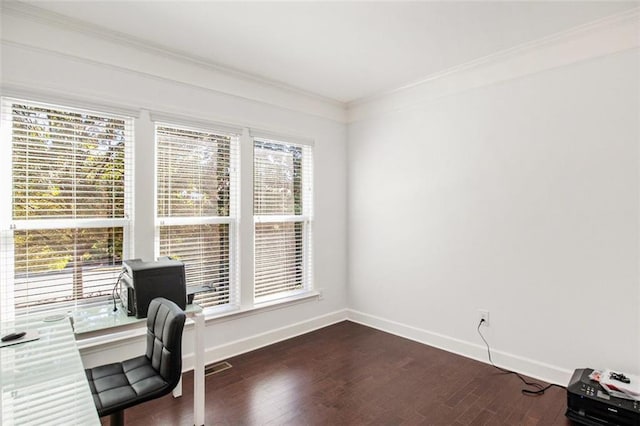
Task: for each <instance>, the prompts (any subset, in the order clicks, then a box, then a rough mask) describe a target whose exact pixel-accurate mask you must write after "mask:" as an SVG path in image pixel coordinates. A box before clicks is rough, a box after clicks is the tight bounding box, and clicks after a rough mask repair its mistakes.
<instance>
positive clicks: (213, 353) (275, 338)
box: [182, 309, 347, 371]
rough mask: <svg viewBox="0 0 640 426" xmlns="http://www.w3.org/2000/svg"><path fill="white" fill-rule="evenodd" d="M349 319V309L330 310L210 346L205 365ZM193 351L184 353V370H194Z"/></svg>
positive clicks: (207, 350) (206, 350) (206, 352)
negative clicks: (293, 322) (316, 315)
mask: <svg viewBox="0 0 640 426" xmlns="http://www.w3.org/2000/svg"><path fill="white" fill-rule="evenodd" d="M346 319H347V310H346V309H341V310H339V311H335V312H330V313H328V314H325V315H321V316H318V317H315V318H310V319H308V320H305V321H300V322H297V323H295V324H290V325H287V326H286V327H281V328H277V329H274V330H269V331H267V332H264V333H260V334H256V335H254V336H250V337H247V338H244V339H239V340H236V341H233V342H229V343H226V344H224V345H219V346H213V347H208V348H206V349H205V354H204V361H205V365H209V364H213V363H216V362H219V361H222V360H225V359H228V358H231V357H234V356H237V355H240V354H243V353H246V352H250V351H254V350H256V349H260V348H262V347H265V346H268V345H272V344H274V343H277V342H281V341H283V340H287V339H290V338H292V337H296V336H299V335H301V334H305V333H309V332H311V331H314V330H318V329H320V328H324V327H327V326H329V325H332V324H336V323H338V322H341V321H345V320H346ZM193 358H194V355H193V353H189V354H183V358H182V365H183V367H182V369H183V371H189V370H193Z"/></svg>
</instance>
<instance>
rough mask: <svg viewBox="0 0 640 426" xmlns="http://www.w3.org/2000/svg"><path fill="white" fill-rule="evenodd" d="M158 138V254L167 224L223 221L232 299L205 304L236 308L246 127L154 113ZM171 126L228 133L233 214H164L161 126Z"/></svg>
mask: <svg viewBox="0 0 640 426" xmlns="http://www.w3.org/2000/svg"><path fill="white" fill-rule="evenodd" d="M151 121H152V125H153V138H154V144H153V146H154V256H155V258H158V257H159V256H161V255H162V254H161V250H160V249H161V242H160V230H161V228H162V227H164V226H189V225H220V224H226V225H227V226H228V238H229V247H228V250H229V283H228V286H229V296H228V303H223V304H219V305H216V306H210V307H205V308H204V311H205V313H210V312H216V311H220V310H227V309H229V308H236V307H237V306H238V305H239V303H240V297H241V294H240V291H239V288H240V286H239V266H240V262H239V210H240V205H239V201H240V200H239V192H240V188H239V187H240V182H239V177H240V171H239V166H240V137H241V133H242V131H241V130H240V129H236V128H233V127H229V126H223V125H218V124H214V123H209V122H194V121H191V120H185V119H181V118H172V117H171V116H159V115H154V116H153V117H152V118H151ZM159 127H167V128H171V129H174V130H185V131H191V132H202V133H209V134H216V135H220V136H228V137H230V138H231V141H230V152H229V155H230V171H229V174H230V180H229V185H230V186H229V214H228V215H227V216H217V215H206V216H160V215H159V199H158V180H159V165H158V157H159V141H158V128H159ZM199 285H200V284H192V285H190V284H189V283H187V288H189V287H197V286H199Z"/></svg>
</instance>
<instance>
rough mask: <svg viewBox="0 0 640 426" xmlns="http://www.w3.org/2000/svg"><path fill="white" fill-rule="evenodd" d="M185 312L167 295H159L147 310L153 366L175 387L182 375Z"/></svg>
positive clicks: (148, 343)
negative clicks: (166, 296) (168, 298)
mask: <svg viewBox="0 0 640 426" xmlns="http://www.w3.org/2000/svg"><path fill="white" fill-rule="evenodd" d="M184 321H185V314H184V311H183V310H182V309H180V307H179V306H178V305H176V304H175V303H173V302H172V301H170V300H167V299H165V298H163V297H158V298H155V299H153V300H152V301H151V303H150V304H149V311H148V312H147V352H146V356H147V358H148V359H149V361H151V365H152V366H153V368H154V369H155V370H156V371H157V372H158V373H160V375H161V376H162V377H163V378H164V380H166V381H167V382H168V383H169V384H170V385H171V386H172V387H174V386H175V385H177V384H178V381H179V380H180V376H181V374H182V330H183V328H184Z"/></svg>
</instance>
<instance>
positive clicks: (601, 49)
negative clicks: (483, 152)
mask: <svg viewBox="0 0 640 426" xmlns="http://www.w3.org/2000/svg"><path fill="white" fill-rule="evenodd" d="M639 46H640V7H637V8H633V9H630V10H627V11H625V12H622V13H619V14H615V15H612V16H609V17H605V18H603V19H599V20H596V21H593V22H590V23H587V24H584V25H580V26H578V27H574V28H572V29H570V30H567V31H563V32H560V33H557V34H554V35H551V36H548V37H544V38H541V39H537V40H534V41H531V42H528V43H524V44H521V45H518V46H515V47H512V48H509V49H506V50H503V51H500V52H496V53H493V54H490V55H487V56H484V57H481V58H478V59H476V60H473V61H470V62H467V63H464V64H460V65H457V66H455V67H452V68H449V69H447V70H444V71H442V72H438V73H435V74H432V75H429V76H427V77H425V78H423V79H421V80H419V81H416V82H414V83H411V84H407V85H405V86H402V87H399V88H396V89H393V90H389V91H386V92H383V93H379V94H377V95H374V96H370V97H367V98H363V99H359V100H356V101H352V102H349V103H348V104H347V121H348V122H354V121H359V120H363V119H367V118H369V117H373V116H377V115H380V114H385V113H389V112H393V111H398V110H402V109H406V108H412V107H415V106H418V105H420V104H422V103H425V102H429V101H431V100H434V99H438V98H441V97H443V96H450V95H453V94H455V93H460V92H463V91H466V90H470V89H473V88H477V87H482V86H487V85H490V84H495V83H497V82H499V81H504V80H508V79H512V78H517V77H522V76H525V75H529V74H534V73H537V72H542V71H544V70H547V69H551V68H555V67H559V66H566V65H569V64H571V63H575V62H579V61H583V60H587V59H591V58H595V57H599V56H605V55H608V54H612V53H616V52H620V51H623V50H628V49H633V48H638V47H639Z"/></svg>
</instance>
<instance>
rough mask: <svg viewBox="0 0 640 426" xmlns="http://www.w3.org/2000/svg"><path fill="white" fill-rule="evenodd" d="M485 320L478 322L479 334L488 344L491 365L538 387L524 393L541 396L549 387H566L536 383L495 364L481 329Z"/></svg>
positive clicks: (526, 383)
mask: <svg viewBox="0 0 640 426" xmlns="http://www.w3.org/2000/svg"><path fill="white" fill-rule="evenodd" d="M483 322H484V319H481V320H480V322H479V323H478V334H479V335H480V337H481V338H482V341H483V342H484V344H485V345H486V346H487V354H488V355H489V362H490V363H491V365H492V366H493V367H494V368H496V369H498V370H500V371H502V372H503V373H505V374H513V375H515V376H516V377H517V378H519V379H520V380H521V381H522V383H524V384H525V385H526V386H530V387H533V388H536V390H532V389H522V390H521V392H522V393H523V394H524V395H528V396H540V395H544V393H545V391H546V390H547V389H549V388H552V387H554V386H555V387H558V388H561V389H565V387H564V386H560V385H556V384H555V383H552V384H550V385H547V386H543V385H541V384H540V383H536V382H528V381H527V380H526V379H525V378H524V377H522V376H521V375H520V374H519V373H516V372H515V371H511V370H507V369H506V368H502V367H498V366H497V365H495V364H494V363H493V360H492V359H491V349H490V348H489V343H488V342H487V339H485V338H484V336H483V335H482V332H481V331H480V326H481V325H482V323H483Z"/></svg>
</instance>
